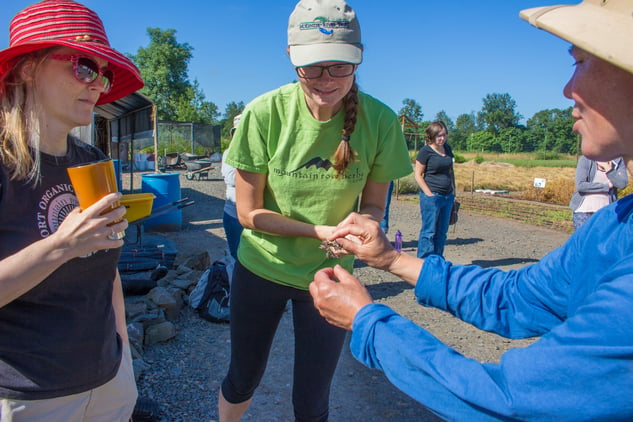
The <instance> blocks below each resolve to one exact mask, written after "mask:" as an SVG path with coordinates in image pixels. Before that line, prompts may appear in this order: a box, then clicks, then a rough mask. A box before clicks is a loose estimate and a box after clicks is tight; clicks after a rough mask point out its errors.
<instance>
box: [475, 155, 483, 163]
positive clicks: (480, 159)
mask: <svg viewBox="0 0 633 422" xmlns="http://www.w3.org/2000/svg"><path fill="white" fill-rule="evenodd" d="M483 162H484V157H483V156H481V155H479V154H477V156H475V163H477V164H481V163H483Z"/></svg>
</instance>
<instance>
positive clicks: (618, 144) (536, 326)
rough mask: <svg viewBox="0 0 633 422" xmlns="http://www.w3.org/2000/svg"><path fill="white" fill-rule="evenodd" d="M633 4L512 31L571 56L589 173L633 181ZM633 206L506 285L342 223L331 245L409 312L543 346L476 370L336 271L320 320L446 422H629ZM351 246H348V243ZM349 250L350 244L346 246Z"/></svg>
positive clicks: (549, 10) (601, 217)
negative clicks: (541, 36)
mask: <svg viewBox="0 0 633 422" xmlns="http://www.w3.org/2000/svg"><path fill="white" fill-rule="evenodd" d="M632 16H633V3H631V2H630V1H629V0H610V1H599V0H584V1H583V2H582V3H580V4H578V5H573V6H550V7H541V8H533V9H527V10H524V11H522V12H521V17H522V18H524V19H526V20H528V21H529V22H530V23H531V24H532V25H535V26H537V27H539V28H543V29H545V30H547V31H549V32H551V33H553V34H555V35H558V36H559V37H561V38H563V39H565V40H567V41H569V42H571V43H572V47H571V49H570V53H571V55H572V57H573V60H574V62H575V70H574V74H573V75H572V77H571V79H570V81H569V82H568V83H567V85H566V86H565V88H564V95H565V96H566V97H567V98H570V99H571V100H572V101H573V102H574V106H573V111H572V117H573V118H574V120H575V123H574V127H573V128H574V131H575V132H577V133H578V134H579V135H580V136H581V137H582V152H583V154H584V155H585V156H587V157H588V158H589V159H592V160H599V161H608V160H613V159H615V158H616V157H618V156H621V157H622V158H623V160H624V162H625V164H626V166H627V168H628V170H629V172H631V171H632V170H633V124H632V123H631V122H632V120H631V116H632V115H633V49H631V47H630V46H631V42H633V18H632ZM632 213H633V195H629V196H627V197H624V198H622V199H620V200H618V201H616V202H614V203H612V204H610V205H608V206H606V207H604V208H602V209H600V210H599V211H598V212H596V213H595V214H594V216H593V217H592V218H591V219H589V221H588V222H587V223H586V224H584V225H583V226H582V227H580V229H579V230H577V231H576V232H575V233H574V234H573V235H572V236H571V237H570V238H569V239H568V241H567V242H566V243H565V244H564V245H563V246H561V247H560V248H558V249H556V250H554V251H552V252H551V253H549V254H548V255H546V256H545V257H544V258H543V259H542V260H541V261H539V262H538V263H535V264H533V265H529V266H526V267H524V268H522V269H520V270H511V271H508V272H505V271H501V270H499V269H496V268H488V269H483V268H480V267H478V266H474V265H468V266H464V265H453V264H451V263H450V262H447V261H445V260H444V259H443V258H442V257H440V256H438V255H431V256H429V257H427V258H426V259H420V258H417V257H413V256H410V255H407V254H406V253H398V252H396V251H395V250H394V249H393V247H392V246H391V245H390V243H389V241H388V240H387V239H386V237H385V236H384V234H383V233H382V231H381V230H380V228H379V224H378V222H377V221H373V220H371V219H370V218H368V217H366V216H362V215H359V214H351V215H350V216H349V217H348V218H347V219H346V220H345V221H343V222H342V223H341V224H340V225H339V226H338V228H337V231H336V232H334V233H333V234H332V236H331V238H330V239H331V240H336V241H337V242H338V243H339V244H340V245H341V246H342V247H343V248H345V249H346V250H347V251H348V252H349V253H352V254H355V255H356V256H357V257H358V258H359V259H361V260H363V261H365V262H366V263H368V264H369V265H371V266H373V267H376V268H380V269H383V270H387V271H390V272H391V273H393V274H395V275H397V276H399V277H401V278H402V279H403V280H405V281H407V282H409V283H410V284H412V285H414V286H415V290H414V291H415V296H416V299H417V301H418V302H419V303H420V304H422V305H425V306H433V307H436V308H439V309H442V310H445V311H448V312H450V313H451V314H453V315H455V316H456V317H458V318H460V319H462V320H464V321H466V322H468V323H471V324H473V325H474V326H476V327H479V328H480V329H483V330H486V331H491V332H495V333H498V334H500V335H502V336H505V337H508V338H526V337H538V339H537V340H536V341H535V342H533V343H532V344H531V345H529V346H527V347H524V348H515V349H511V350H509V351H507V352H506V353H504V354H503V356H502V357H501V359H500V361H499V362H498V363H491V362H478V361H476V360H473V359H470V358H467V357H465V356H463V355H461V354H460V353H458V352H457V351H456V350H454V349H453V348H451V347H450V346H448V345H446V344H444V343H442V342H441V341H440V340H438V339H437V338H435V337H434V336H433V335H432V334H430V333H429V332H428V331H427V330H425V329H424V328H421V327H419V326H417V325H415V324H414V323H413V322H412V321H410V320H407V319H406V318H404V317H402V316H400V315H398V314H397V313H396V312H395V311H393V310H392V309H390V308H388V307H387V306H385V305H382V304H378V303H373V302H372V299H371V296H370V295H369V293H368V292H367V290H366V289H365V288H364V287H363V286H362V285H361V284H360V283H359V281H358V280H357V279H356V278H355V277H354V276H352V275H351V274H350V273H348V272H347V271H345V270H343V269H342V268H341V267H340V266H335V267H333V268H324V269H322V270H320V271H319V272H317V273H316V275H315V278H314V281H313V282H312V283H311V285H310V293H311V294H312V296H313V298H314V302H315V306H316V307H317V309H319V312H320V313H321V315H323V316H324V317H325V318H326V320H328V321H329V322H330V323H331V324H333V325H336V326H339V327H342V328H345V329H348V330H352V336H351V342H350V348H351V351H352V353H353V355H354V356H355V357H356V358H357V359H358V360H359V361H360V362H362V363H363V364H365V365H367V366H369V367H371V368H378V369H381V370H382V371H384V372H385V374H386V376H387V377H388V378H389V380H390V381H391V382H392V383H394V384H395V385H396V386H397V387H398V388H400V389H401V390H402V391H404V392H406V393H407V394H409V395H410V396H411V397H413V398H415V399H416V400H418V401H419V402H421V403H422V404H424V405H425V406H427V407H428V408H429V409H431V410H432V411H433V412H434V413H436V414H437V415H439V416H441V417H442V418H445V419H447V420H458V421H489V420H504V421H507V420H521V421H631V420H633V328H632V327H633V243H632V241H633V221H632ZM350 235H351V236H354V237H355V238H356V239H354V238H352V237H351V236H350ZM346 236H348V237H350V238H346Z"/></svg>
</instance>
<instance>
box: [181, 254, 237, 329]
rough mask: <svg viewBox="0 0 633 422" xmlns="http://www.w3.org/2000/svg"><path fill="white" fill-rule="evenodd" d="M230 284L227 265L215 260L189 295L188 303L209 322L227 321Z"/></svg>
mask: <svg viewBox="0 0 633 422" xmlns="http://www.w3.org/2000/svg"><path fill="white" fill-rule="evenodd" d="M230 292H231V285H230V281H229V274H228V271H227V265H226V264H225V263H224V262H221V261H215V262H214V263H213V264H211V267H209V268H208V269H207V270H206V271H205V272H204V273H202V275H201V276H200V280H198V284H197V285H196V287H195V288H194V289H193V290H192V291H191V294H190V295H189V304H190V305H191V307H193V308H194V309H195V310H197V311H198V315H200V316H201V317H202V318H204V319H206V320H208V321H211V322H229V320H230V318H229V315H230Z"/></svg>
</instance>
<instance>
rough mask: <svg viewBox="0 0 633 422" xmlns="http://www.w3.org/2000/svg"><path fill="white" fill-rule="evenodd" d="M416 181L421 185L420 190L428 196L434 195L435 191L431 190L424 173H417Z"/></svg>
mask: <svg viewBox="0 0 633 422" xmlns="http://www.w3.org/2000/svg"><path fill="white" fill-rule="evenodd" d="M415 181H416V182H417V183H418V186H419V187H420V190H421V191H422V192H423V193H424V194H425V195H426V196H431V195H433V192H431V188H429V185H427V184H426V181H425V180H424V177H422V175H416V176H415Z"/></svg>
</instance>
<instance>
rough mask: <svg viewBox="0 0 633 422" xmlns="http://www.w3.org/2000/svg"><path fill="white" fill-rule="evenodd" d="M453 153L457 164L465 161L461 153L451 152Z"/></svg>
mask: <svg viewBox="0 0 633 422" xmlns="http://www.w3.org/2000/svg"><path fill="white" fill-rule="evenodd" d="M453 155H454V156H455V162H456V163H458V164H461V163H465V162H466V161H467V160H466V157H464V156H463V155H461V154H457V153H453Z"/></svg>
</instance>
